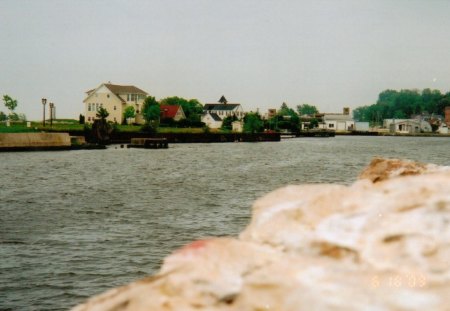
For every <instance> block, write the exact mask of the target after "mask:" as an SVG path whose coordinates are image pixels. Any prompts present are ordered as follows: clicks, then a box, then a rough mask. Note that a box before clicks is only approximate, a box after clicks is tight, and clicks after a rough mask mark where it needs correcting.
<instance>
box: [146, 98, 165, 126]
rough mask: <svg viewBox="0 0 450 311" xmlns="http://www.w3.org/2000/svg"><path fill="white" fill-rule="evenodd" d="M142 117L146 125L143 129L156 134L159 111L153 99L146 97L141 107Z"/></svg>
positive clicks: (157, 104)
mask: <svg viewBox="0 0 450 311" xmlns="http://www.w3.org/2000/svg"><path fill="white" fill-rule="evenodd" d="M142 115H143V116H144V119H145V123H146V125H145V126H144V128H143V129H144V130H145V131H148V132H156V130H157V128H158V126H159V122H160V117H161V110H160V108H159V103H158V102H157V101H156V99H155V97H153V96H148V97H147V98H146V99H145V101H144V105H143V106H142Z"/></svg>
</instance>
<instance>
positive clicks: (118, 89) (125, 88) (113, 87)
mask: <svg viewBox="0 0 450 311" xmlns="http://www.w3.org/2000/svg"><path fill="white" fill-rule="evenodd" d="M104 85H105V86H106V87H107V88H108V89H109V90H110V91H111V92H113V93H114V94H124V93H126V94H143V95H148V94H147V92H145V91H143V90H141V89H140V88H137V87H135V86H134V85H117V84H110V83H105V84H104Z"/></svg>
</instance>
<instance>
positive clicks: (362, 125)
mask: <svg viewBox="0 0 450 311" xmlns="http://www.w3.org/2000/svg"><path fill="white" fill-rule="evenodd" d="M355 131H362V132H368V131H369V122H355Z"/></svg>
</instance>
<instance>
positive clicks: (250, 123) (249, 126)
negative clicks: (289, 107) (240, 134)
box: [244, 112, 264, 134]
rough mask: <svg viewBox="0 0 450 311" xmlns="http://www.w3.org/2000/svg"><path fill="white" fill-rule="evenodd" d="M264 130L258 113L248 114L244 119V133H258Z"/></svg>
mask: <svg viewBox="0 0 450 311" xmlns="http://www.w3.org/2000/svg"><path fill="white" fill-rule="evenodd" d="M263 129H264V122H263V121H262V119H261V116H260V115H259V113H254V112H249V113H247V114H246V115H245V117H244V132H246V133H252V134H253V133H260V132H262V131H263Z"/></svg>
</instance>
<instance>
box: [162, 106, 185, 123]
mask: <svg viewBox="0 0 450 311" xmlns="http://www.w3.org/2000/svg"><path fill="white" fill-rule="evenodd" d="M159 109H160V112H161V120H167V119H172V120H174V121H180V120H183V119H186V115H185V114H184V111H183V107H181V106H179V105H161V106H159Z"/></svg>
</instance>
